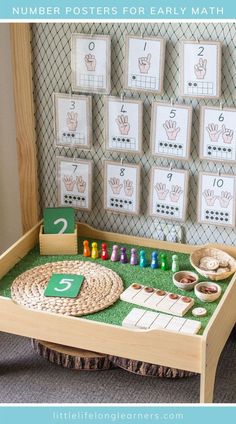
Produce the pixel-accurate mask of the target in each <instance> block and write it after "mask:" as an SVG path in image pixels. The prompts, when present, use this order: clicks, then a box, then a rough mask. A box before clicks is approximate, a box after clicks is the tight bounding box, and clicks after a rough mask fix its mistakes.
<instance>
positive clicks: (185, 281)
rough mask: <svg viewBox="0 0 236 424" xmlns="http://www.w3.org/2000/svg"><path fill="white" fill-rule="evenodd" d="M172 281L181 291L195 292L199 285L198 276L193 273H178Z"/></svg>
mask: <svg viewBox="0 0 236 424" xmlns="http://www.w3.org/2000/svg"><path fill="white" fill-rule="evenodd" d="M172 279H173V283H174V285H175V286H176V287H178V289H180V290H193V288H194V286H195V284H197V283H198V275H197V274H196V273H195V272H192V271H178V272H176V273H175V274H174V275H173V278H172Z"/></svg>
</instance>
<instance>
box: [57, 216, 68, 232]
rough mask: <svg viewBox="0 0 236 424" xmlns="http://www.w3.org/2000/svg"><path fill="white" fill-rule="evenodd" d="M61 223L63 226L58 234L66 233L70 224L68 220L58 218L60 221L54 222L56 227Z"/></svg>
mask: <svg viewBox="0 0 236 424" xmlns="http://www.w3.org/2000/svg"><path fill="white" fill-rule="evenodd" d="M60 223H62V224H63V226H62V228H61V229H60V231H59V233H58V234H63V233H64V232H65V231H66V229H67V227H68V222H67V220H66V219H65V218H58V219H56V221H54V222H53V224H54V225H57V224H60Z"/></svg>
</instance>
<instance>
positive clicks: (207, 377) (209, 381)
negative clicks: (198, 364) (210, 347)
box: [200, 361, 218, 403]
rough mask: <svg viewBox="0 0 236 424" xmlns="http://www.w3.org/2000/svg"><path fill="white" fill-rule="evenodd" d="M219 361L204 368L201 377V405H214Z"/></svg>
mask: <svg viewBox="0 0 236 424" xmlns="http://www.w3.org/2000/svg"><path fill="white" fill-rule="evenodd" d="M217 363H218V361H214V362H213V361H212V362H211V363H210V365H207V364H206V366H205V367H204V369H203V370H202V373H201V377H200V403H212V402H213V397H214V385H215V376H216V369H217Z"/></svg>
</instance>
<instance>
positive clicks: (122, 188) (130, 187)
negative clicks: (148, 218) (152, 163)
mask: <svg viewBox="0 0 236 424" xmlns="http://www.w3.org/2000/svg"><path fill="white" fill-rule="evenodd" d="M104 167H105V169H104V209H106V210H110V211H113V212H118V213H124V214H129V215H130V214H132V215H137V214H138V213H139V203H140V165H131V164H120V163H118V162H110V161H105V162H104Z"/></svg>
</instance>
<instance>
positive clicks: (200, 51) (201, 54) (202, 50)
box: [198, 46, 204, 56]
mask: <svg viewBox="0 0 236 424" xmlns="http://www.w3.org/2000/svg"><path fill="white" fill-rule="evenodd" d="M198 50H199V53H198V56H203V52H204V47H202V46H200V47H198Z"/></svg>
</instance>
